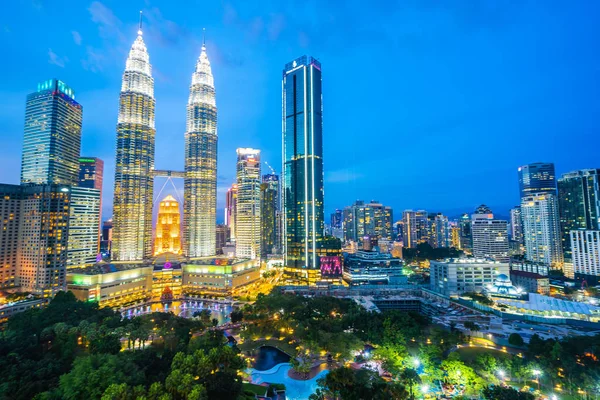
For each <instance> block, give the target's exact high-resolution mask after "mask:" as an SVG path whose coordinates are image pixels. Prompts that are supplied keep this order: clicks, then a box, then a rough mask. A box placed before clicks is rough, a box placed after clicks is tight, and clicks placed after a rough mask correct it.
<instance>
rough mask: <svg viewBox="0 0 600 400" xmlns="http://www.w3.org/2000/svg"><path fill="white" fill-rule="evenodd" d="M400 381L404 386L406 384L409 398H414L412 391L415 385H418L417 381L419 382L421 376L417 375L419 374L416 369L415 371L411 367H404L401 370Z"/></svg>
mask: <svg viewBox="0 0 600 400" xmlns="http://www.w3.org/2000/svg"><path fill="white" fill-rule="evenodd" d="M400 381H401V382H402V383H403V384H404V385H405V386H408V391H409V393H410V398H411V399H414V398H415V394H414V391H413V390H414V387H415V385H418V384H419V383H421V378H420V377H419V374H418V373H417V371H415V370H414V369H412V368H405V369H404V370H403V371H402V373H401V374H400Z"/></svg>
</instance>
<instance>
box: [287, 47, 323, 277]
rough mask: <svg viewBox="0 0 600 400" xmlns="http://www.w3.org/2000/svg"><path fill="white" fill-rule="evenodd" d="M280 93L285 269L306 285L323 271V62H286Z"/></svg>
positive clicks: (314, 60)
mask: <svg viewBox="0 0 600 400" xmlns="http://www.w3.org/2000/svg"><path fill="white" fill-rule="evenodd" d="M282 92H283V93H282V97H283V101H282V104H283V116H282V118H283V176H282V198H283V212H284V214H283V227H284V235H283V236H284V241H283V243H284V265H285V267H286V273H287V276H288V278H290V279H291V280H298V281H304V282H308V281H311V280H312V278H311V276H310V275H311V274H312V275H315V274H316V271H318V270H319V257H318V255H317V248H318V247H319V242H320V241H321V240H322V237H323V228H324V211H323V116H322V111H323V105H322V103H321V100H322V90H321V64H320V63H319V61H317V60H316V59H314V58H313V57H308V56H303V57H300V58H298V59H296V60H294V61H292V62H290V63H287V64H286V65H285V68H284V70H283V82H282ZM307 269H308V270H312V271H307Z"/></svg>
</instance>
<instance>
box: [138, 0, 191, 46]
mask: <svg viewBox="0 0 600 400" xmlns="http://www.w3.org/2000/svg"><path fill="white" fill-rule="evenodd" d="M144 19H145V20H147V21H148V25H150V29H148V31H147V32H144V34H146V33H147V34H148V36H150V37H152V38H155V39H156V42H157V43H158V44H160V45H161V46H166V47H169V46H174V45H178V44H180V43H186V42H189V38H190V36H191V34H190V32H189V30H188V29H187V28H185V27H183V26H181V25H178V24H177V23H176V22H174V21H171V20H169V19H166V18H165V17H163V15H162V13H161V12H160V10H159V9H158V8H157V7H152V8H150V9H147V10H144Z"/></svg>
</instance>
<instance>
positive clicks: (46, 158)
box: [21, 79, 83, 186]
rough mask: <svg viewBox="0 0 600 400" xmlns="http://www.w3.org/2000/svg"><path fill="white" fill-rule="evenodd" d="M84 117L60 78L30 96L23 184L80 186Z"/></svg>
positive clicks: (73, 96) (24, 138) (26, 113)
mask: <svg viewBox="0 0 600 400" xmlns="http://www.w3.org/2000/svg"><path fill="white" fill-rule="evenodd" d="M82 116H83V108H82V107H81V105H80V104H79V103H77V102H76V101H75V93H74V92H73V90H72V89H71V88H70V87H68V86H67V85H66V84H65V83H64V82H62V81H59V80H57V79H50V80H47V81H45V82H42V83H40V84H38V89H37V91H36V92H34V93H32V94H30V95H28V96H27V104H26V108H25V131H24V137H23V154H22V157H21V184H25V185H47V184H60V185H72V186H74V185H76V184H77V180H78V174H79V151H80V148H81V121H82Z"/></svg>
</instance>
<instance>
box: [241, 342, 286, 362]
mask: <svg viewBox="0 0 600 400" xmlns="http://www.w3.org/2000/svg"><path fill="white" fill-rule="evenodd" d="M290 340H291V339H289V338H286V339H285V340H278V339H269V340H264V339H262V340H250V339H249V340H245V341H244V343H242V344H238V345H237V346H238V348H239V349H240V351H242V352H246V351H252V350H256V349H258V348H259V347H261V346H271V347H275V348H276V349H279V350H281V351H283V352H284V353H286V354H287V355H289V356H290V357H293V356H294V354H296V345H295V344H289V341H290Z"/></svg>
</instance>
